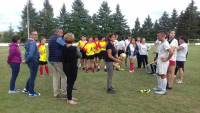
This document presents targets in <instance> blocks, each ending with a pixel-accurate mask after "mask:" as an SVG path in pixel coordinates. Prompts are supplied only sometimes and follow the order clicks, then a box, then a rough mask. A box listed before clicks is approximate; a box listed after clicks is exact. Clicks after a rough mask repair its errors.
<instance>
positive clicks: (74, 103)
mask: <svg viewBox="0 0 200 113" xmlns="http://www.w3.org/2000/svg"><path fill="white" fill-rule="evenodd" d="M67 103H68V104H71V105H76V104H78V103H77V102H76V101H74V100H68V101H67Z"/></svg>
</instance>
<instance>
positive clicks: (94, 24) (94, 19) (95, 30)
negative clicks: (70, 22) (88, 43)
mask: <svg viewBox="0 0 200 113" xmlns="http://www.w3.org/2000/svg"><path fill="white" fill-rule="evenodd" d="M97 23H98V19H97V14H93V16H92V24H91V28H92V30H93V32H91V33H89V34H90V35H92V36H95V35H96V36H101V35H102V34H100V29H99V28H98V26H97Z"/></svg>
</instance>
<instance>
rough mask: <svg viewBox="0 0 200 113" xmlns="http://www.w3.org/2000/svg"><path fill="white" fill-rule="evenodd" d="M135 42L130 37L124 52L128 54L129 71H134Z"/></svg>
mask: <svg viewBox="0 0 200 113" xmlns="http://www.w3.org/2000/svg"><path fill="white" fill-rule="evenodd" d="M135 48H136V42H135V39H134V38H132V39H131V41H130V44H129V45H128V47H127V49H126V52H127V54H128V57H129V61H130V69H129V72H130V73H133V72H134V71H135V61H136V50H135Z"/></svg>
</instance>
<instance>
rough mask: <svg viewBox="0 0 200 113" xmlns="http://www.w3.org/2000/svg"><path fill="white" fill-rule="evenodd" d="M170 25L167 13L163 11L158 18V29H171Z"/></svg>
mask: <svg viewBox="0 0 200 113" xmlns="http://www.w3.org/2000/svg"><path fill="white" fill-rule="evenodd" d="M170 25H171V22H170V18H169V15H168V13H167V12H166V11H164V13H163V15H162V16H161V18H160V19H159V26H160V29H161V30H164V31H166V32H168V31H170V30H171V28H170Z"/></svg>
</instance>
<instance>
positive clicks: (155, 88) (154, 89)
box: [153, 87, 162, 91]
mask: <svg viewBox="0 0 200 113" xmlns="http://www.w3.org/2000/svg"><path fill="white" fill-rule="evenodd" d="M161 90H162V89H161V88H158V87H154V88H153V91H161Z"/></svg>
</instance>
